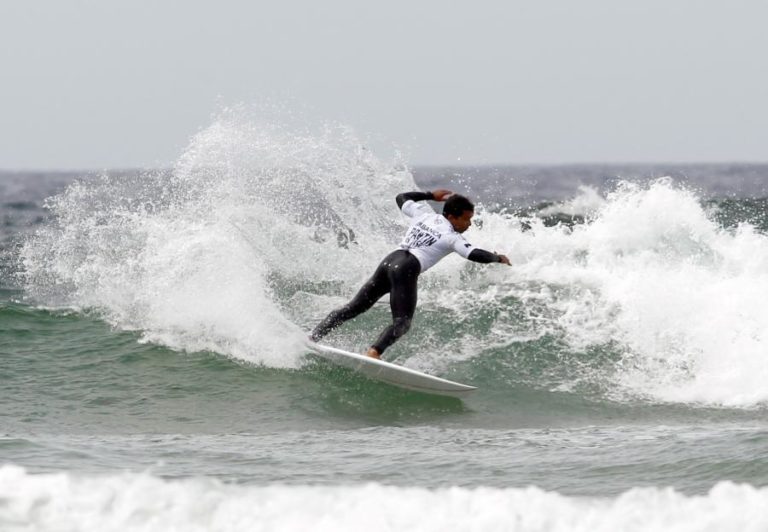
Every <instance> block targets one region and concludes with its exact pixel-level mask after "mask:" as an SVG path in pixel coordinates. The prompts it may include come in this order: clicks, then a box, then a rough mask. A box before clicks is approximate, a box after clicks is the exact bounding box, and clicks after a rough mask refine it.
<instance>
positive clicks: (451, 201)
mask: <svg viewBox="0 0 768 532" xmlns="http://www.w3.org/2000/svg"><path fill="white" fill-rule="evenodd" d="M465 211H472V212H474V211H475V205H474V204H473V203H472V202H471V201H469V198H467V197H466V196H462V195H461V194H454V195H452V196H449V197H448V199H447V200H445V205H444V206H443V216H448V215H451V216H461V215H462V214H464V212H465Z"/></svg>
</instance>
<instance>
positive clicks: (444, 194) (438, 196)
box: [432, 188, 453, 201]
mask: <svg viewBox="0 0 768 532" xmlns="http://www.w3.org/2000/svg"><path fill="white" fill-rule="evenodd" d="M432 196H433V197H434V198H435V201H445V200H447V199H448V197H449V196H453V192H451V191H450V190H446V189H444V188H439V189H437V190H433V191H432Z"/></svg>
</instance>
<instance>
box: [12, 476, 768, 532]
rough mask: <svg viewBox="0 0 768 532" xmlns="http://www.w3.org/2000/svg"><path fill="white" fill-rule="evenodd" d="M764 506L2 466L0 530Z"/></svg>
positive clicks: (516, 526)
mask: <svg viewBox="0 0 768 532" xmlns="http://www.w3.org/2000/svg"><path fill="white" fill-rule="evenodd" d="M767 505H768V488H755V487H752V486H750V485H737V484H733V483H730V482H720V483H718V484H717V485H715V486H714V487H713V488H712V489H711V490H710V491H709V492H708V493H707V494H704V495H698V496H686V495H684V494H681V493H679V492H677V491H675V490H674V489H672V488H642V489H639V488H635V489H631V490H629V491H627V492H625V493H623V494H621V495H619V496H618V497H616V498H613V499H606V498H575V497H565V496H563V495H560V494H558V493H555V492H547V491H543V490H541V489H539V488H536V487H528V488H505V489H496V488H485V487H481V488H474V489H468V488H461V487H446V488H441V489H436V490H430V489H425V488H416V487H405V488H403V487H395V486H383V485H379V484H367V485H363V486H331V487H325V486H281V485H270V486H240V485H229V484H224V483H221V482H219V481H217V480H213V479H205V478H197V479H184V480H164V479H161V478H157V477H154V476H152V475H151V474H148V473H141V474H136V473H123V474H117V475H111V476H106V477H85V476H78V475H73V474H70V473H54V474H30V473H28V472H27V471H25V470H24V469H23V468H21V467H18V466H13V465H6V466H3V467H2V468H0V527H2V529H3V530H8V531H17V530H18V531H21V530H30V529H34V530H40V531H47V530H51V531H53V530H56V531H60V530H121V531H130V530H142V531H152V530H189V531H196V530H206V531H229V530H246V529H247V530H329V531H330V530H333V531H343V530H359V529H360V528H361V527H365V528H366V529H367V530H370V531H389V530H393V531H394V530H396V531H408V530H419V531H430V530H435V531H438V530H439V531H444V530H459V531H461V530H484V531H485V530H490V531H492V530H516V531H548V530H590V531H603V530H604V531H608V530H611V531H613V530H637V531H644V530H746V531H751V530H754V531H757V530H765V529H766V528H768V513H766V512H765V508H766V506H767Z"/></svg>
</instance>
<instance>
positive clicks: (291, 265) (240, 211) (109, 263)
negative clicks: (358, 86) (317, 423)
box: [21, 107, 415, 367]
mask: <svg viewBox="0 0 768 532" xmlns="http://www.w3.org/2000/svg"><path fill="white" fill-rule="evenodd" d="M414 187H415V185H414V184H413V180H412V178H411V176H410V174H409V173H408V172H407V171H406V170H404V169H403V168H402V167H395V166H392V165H387V164H384V163H382V162H380V161H378V160H377V159H376V158H375V157H374V156H373V155H371V154H370V153H369V152H368V151H367V150H365V149H364V148H363V147H362V145H361V142H360V141H359V139H357V138H356V137H355V135H354V134H353V132H351V131H350V130H349V129H348V128H345V127H341V126H327V127H324V128H321V129H320V130H319V131H315V132H309V131H307V130H306V129H304V130H302V129H299V130H295V129H289V128H287V127H286V126H284V125H281V124H279V123H273V122H269V121H264V120H263V119H261V118H260V117H259V115H258V113H257V112H256V111H254V110H252V109H247V108H244V107H238V108H234V109H225V110H224V111H222V113H221V114H220V116H219V117H218V118H217V119H216V120H215V121H214V123H213V124H212V125H211V126H210V127H209V128H207V129H205V130H203V131H201V132H200V133H199V134H198V135H196V136H195V137H194V138H193V139H192V141H191V142H190V145H189V147H188V148H187V149H186V150H185V152H184V154H183V155H182V157H180V159H179V162H178V164H177V165H176V167H175V168H174V169H173V172H171V173H170V174H146V175H139V176H133V177H128V178H126V177H123V178H110V177H104V178H102V179H100V180H98V181H95V182H87V183H76V184H75V185H73V186H71V187H70V188H69V189H68V190H66V191H65V192H64V193H63V194H61V195H59V196H57V197H56V198H53V199H52V200H50V201H49V207H50V209H51V210H52V212H53V213H54V215H55V221H54V223H53V224H52V225H50V226H48V227H46V228H44V229H42V230H40V231H39V232H38V233H37V235H36V236H35V237H34V238H33V239H31V240H29V241H28V242H27V243H26V245H25V246H24V249H23V250H22V253H21V255H22V260H23V264H24V275H25V281H26V286H27V291H28V294H30V295H31V296H32V297H34V298H35V299H36V300H37V301H38V302H40V303H43V304H47V305H56V304H59V305H64V306H71V307H75V308H80V309H89V308H90V309H96V310H97V311H98V312H99V313H100V314H101V315H102V316H104V317H106V319H108V320H109V321H110V322H111V323H112V324H114V325H115V326H116V327H119V328H122V329H135V330H140V331H142V333H143V338H144V339H145V340H147V341H152V342H157V343H160V344H163V345H167V346H170V347H172V348H174V349H182V350H189V351H199V350H204V349H207V350H212V351H215V352H218V353H222V354H226V355H229V356H233V357H237V358H240V359H243V360H248V361H252V362H256V363H260V364H266V365H269V366H273V367H295V366H296V365H297V364H298V363H299V356H300V354H301V353H302V352H303V349H302V345H303V344H302V340H303V338H304V337H305V335H306V332H304V331H302V327H306V323H304V322H307V321H310V322H311V321H314V320H316V319H317V318H315V317H314V316H306V315H303V314H302V313H301V309H292V308H286V307H285V306H283V302H282V301H281V300H280V297H279V295H278V294H276V293H275V290H279V289H280V285H281V280H282V279H288V281H290V282H294V283H313V282H325V283H328V282H336V283H340V284H341V285H342V288H343V289H344V290H345V292H346V291H351V290H352V287H353V286H354V287H356V285H358V284H359V283H360V282H361V280H362V279H363V278H364V277H365V276H366V275H368V274H369V272H370V270H371V269H372V268H373V265H375V262H376V261H377V260H378V258H379V256H380V255H382V254H383V251H384V250H387V249H388V246H389V245H390V244H389V243H388V235H390V234H391V233H392V232H393V231H395V230H397V231H398V232H399V226H400V225H401V224H402V222H401V221H400V219H399V215H398V212H397V209H396V206H395V203H394V200H393V198H394V196H395V194H396V193H397V192H399V191H401V190H403V189H408V188H414ZM379 194H383V195H384V197H386V198H387V201H386V202H384V201H382V200H381V197H380V196H379ZM350 230H351V231H352V232H354V235H353V234H352V232H350ZM353 236H354V237H355V238H356V239H357V241H358V243H351V242H349V240H350V239H351V238H352V237H353ZM345 239H346V240H345ZM324 311H325V312H327V311H328V309H325V310H324Z"/></svg>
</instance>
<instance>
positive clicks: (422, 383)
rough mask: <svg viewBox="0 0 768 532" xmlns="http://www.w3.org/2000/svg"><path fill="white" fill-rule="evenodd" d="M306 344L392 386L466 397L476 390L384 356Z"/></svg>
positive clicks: (344, 364)
mask: <svg viewBox="0 0 768 532" xmlns="http://www.w3.org/2000/svg"><path fill="white" fill-rule="evenodd" d="M307 347H308V348H309V349H310V350H311V351H312V352H313V353H315V354H317V355H319V356H321V357H323V358H324V359H326V360H329V361H331V362H333V363H334V364H338V365H339V366H344V367H346V368H349V369H351V370H354V371H357V372H359V373H362V374H363V375H365V376H366V377H369V378H371V379H375V380H377V381H381V382H386V383H387V384H391V385H393V386H398V387H400V388H405V389H407V390H413V391H417V392H422V393H429V394H435V395H447V396H449V397H458V398H464V397H467V396H468V395H469V394H471V393H472V392H474V391H475V390H477V388H476V387H474V386H469V385H467V384H461V383H460V382H454V381H449V380H448V379H442V378H440V377H435V376H433V375H428V374H426V373H422V372H420V371H416V370H415V369H411V368H406V367H404V366H399V365H397V364H392V363H391V362H385V361H384V360H377V359H375V358H371V357H367V356H365V355H358V354H356V353H350V352H349V351H344V350H343V349H338V348H336V347H331V346H329V345H323V344H316V343H312V342H309V343H307Z"/></svg>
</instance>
